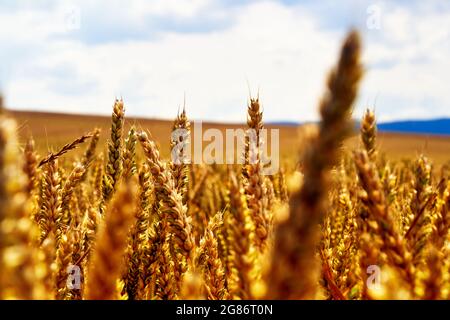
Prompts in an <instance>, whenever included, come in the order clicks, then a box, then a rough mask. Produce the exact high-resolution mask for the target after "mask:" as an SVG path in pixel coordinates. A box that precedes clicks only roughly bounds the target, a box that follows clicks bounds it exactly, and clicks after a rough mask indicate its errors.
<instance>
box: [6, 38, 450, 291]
mask: <svg viewBox="0 0 450 320" xmlns="http://www.w3.org/2000/svg"><path fill="white" fill-rule="evenodd" d="M361 50H362V48H361V40H360V37H359V35H358V33H357V32H356V31H351V32H350V33H349V34H348V36H347V38H346V39H345V41H344V44H343V46H342V49H341V51H340V57H339V58H338V61H337V64H336V66H335V67H334V68H333V69H332V71H331V72H330V74H329V75H328V78H327V82H326V91H325V93H324V94H323V97H322V99H321V101H320V102H319V111H320V117H321V121H320V123H319V124H318V125H317V126H310V127H305V129H304V135H303V138H304V139H303V142H302V143H301V147H300V150H298V154H299V157H298V159H292V158H289V157H286V159H282V160H284V161H281V163H282V164H283V165H282V167H281V168H280V170H279V171H278V172H277V173H275V174H273V175H264V174H263V166H264V163H263V161H262V159H260V158H259V157H260V153H259V149H260V148H261V147H262V146H261V145H259V141H260V140H259V134H260V131H261V130H262V129H263V128H264V124H263V112H262V107H261V105H260V101H259V98H251V99H250V101H249V104H248V108H247V127H248V129H250V130H253V132H255V133H256V136H257V138H258V139H257V141H258V143H257V145H256V146H252V145H250V143H249V141H248V140H247V141H245V152H244V154H243V155H240V156H242V157H243V164H235V165H220V164H212V165H198V164H186V163H179V162H176V161H173V160H172V159H170V160H166V159H165V158H164V157H163V156H162V153H160V152H161V150H160V147H159V145H158V143H160V144H161V145H162V146H166V145H167V146H169V147H170V148H172V149H173V148H174V147H175V145H176V141H173V140H172V139H170V137H169V136H168V137H167V140H166V141H159V142H158V143H157V142H156V141H155V139H154V138H153V135H152V128H148V129H150V130H149V131H147V130H143V129H142V128H141V127H140V126H139V125H135V126H131V127H130V126H126V125H125V110H126V104H125V103H124V101H122V100H116V101H115V102H114V106H113V112H112V121H111V130H110V132H109V133H108V136H109V139H108V141H107V144H106V145H102V143H101V142H102V141H103V140H102V139H101V136H102V135H103V134H104V132H102V131H101V130H100V129H98V128H92V129H91V131H90V132H86V133H85V134H84V135H82V136H80V137H78V138H77V137H74V138H73V139H72V140H71V141H68V142H67V141H66V142H67V144H65V145H64V146H63V147H62V148H60V149H58V150H56V151H55V150H53V149H51V150H50V151H51V152H48V153H46V154H42V153H40V152H39V150H37V149H36V148H35V142H34V141H33V139H32V138H31V137H30V138H28V139H27V140H26V141H20V142H19V136H18V128H17V124H16V121H15V120H14V119H13V117H12V116H11V114H10V113H8V112H7V111H6V110H5V109H4V108H3V107H2V109H1V114H0V267H1V269H0V299H71V300H77V299H132V300H134V299H163V300H164V299H262V298H268V299H336V300H345V299H448V298H449V295H450V292H449V289H450V278H449V275H450V273H449V268H450V255H449V248H448V245H449V241H448V234H449V232H448V229H449V226H450V212H449V210H450V179H449V171H448V168H447V167H446V166H442V167H441V169H440V170H438V169H437V167H434V166H433V164H432V162H431V160H430V159H428V158H427V157H426V156H424V155H418V156H417V159H410V160H408V161H402V162H401V161H388V160H387V159H386V157H384V155H383V154H382V153H381V152H379V149H378V144H377V125H376V119H375V114H374V113H373V112H372V111H371V110H367V112H366V113H365V115H364V117H363V119H362V121H361V126H360V133H359V140H360V142H359V143H358V144H357V145H358V146H359V147H357V148H354V150H351V151H349V150H348V149H345V148H343V144H344V141H345V140H346V139H347V138H348V137H350V136H351V135H354V134H355V133H354V132H353V131H354V130H353V129H354V128H353V122H352V120H351V119H352V115H351V112H352V106H353V103H354V101H355V99H356V96H357V93H358V87H359V82H360V80H361V78H362V76H363V66H362V64H361V62H360V55H361ZM187 114H188V113H187V112H186V110H185V109H183V111H182V112H181V113H179V114H178V115H177V117H176V119H175V121H174V123H173V127H172V129H173V130H177V129H183V130H185V132H187V136H189V134H190V132H191V131H190V130H191V125H190V122H189V120H188V116H187ZM184 138H187V137H184ZM75 151H81V152H75ZM179 151H180V150H179ZM252 156H254V157H255V159H254V160H255V161H250V158H251V157H252Z"/></svg>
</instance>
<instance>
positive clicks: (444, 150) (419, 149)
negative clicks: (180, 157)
mask: <svg viewBox="0 0 450 320" xmlns="http://www.w3.org/2000/svg"><path fill="white" fill-rule="evenodd" d="M11 113H12V115H13V116H14V117H15V118H16V119H17V121H18V124H19V130H20V132H19V134H20V136H21V138H22V141H24V140H25V139H26V137H28V136H29V135H30V134H32V135H33V137H34V139H35V141H36V147H37V150H38V151H40V152H41V154H45V153H46V152H47V150H57V149H58V148H59V147H61V146H63V145H64V144H65V143H68V142H71V141H72V140H73V139H75V138H76V137H78V136H80V135H81V134H83V133H87V132H89V131H91V130H92V129H93V128H95V127H99V128H101V129H102V135H101V139H102V140H101V141H103V142H104V141H105V140H106V139H107V137H108V135H109V129H110V125H111V119H110V117H107V116H90V115H73V114H62V113H46V112H32V111H11ZM244 117H245V109H244V110H243V118H244ZM131 125H135V126H136V127H137V128H138V129H146V130H149V131H150V132H151V134H152V136H153V137H154V138H155V140H156V141H158V143H159V145H160V148H161V152H162V153H163V155H164V156H165V157H167V156H168V153H169V144H168V138H167V137H169V136H170V132H171V126H172V121H169V120H158V119H144V118H126V125H125V129H127V128H128V127H130V126H131ZM202 126H203V129H208V128H216V129H219V130H221V131H222V132H224V130H225V129H228V128H229V129H236V128H244V125H243V124H242V125H239V124H225V123H212V122H204V123H203V124H202ZM266 127H267V128H268V129H271V128H277V129H279V130H280V155H281V159H284V158H286V157H287V158H291V157H296V156H297V150H298V147H299V145H300V144H301V141H302V138H301V137H302V127H295V126H283V125H268V126H266ZM193 131H194V132H193V134H194V135H195V130H193ZM377 138H378V141H377V143H378V147H379V150H380V152H381V153H382V154H385V155H386V157H387V158H388V159H390V160H402V159H407V158H415V157H416V156H417V155H419V154H421V153H423V154H425V155H426V156H428V157H429V158H430V159H431V160H432V161H433V162H434V164H435V165H442V164H444V163H446V162H447V161H448V160H450V156H449V154H450V137H444V136H428V135H413V134H402V133H381V132H380V133H379V134H378V136H377ZM208 143H209V142H203V146H205V145H207V144H208ZM359 143H360V142H359V138H358V136H354V137H352V138H350V139H348V140H347V142H346V146H345V148H346V149H348V150H352V149H354V148H355V147H357V146H358V145H359ZM281 161H283V160H281Z"/></svg>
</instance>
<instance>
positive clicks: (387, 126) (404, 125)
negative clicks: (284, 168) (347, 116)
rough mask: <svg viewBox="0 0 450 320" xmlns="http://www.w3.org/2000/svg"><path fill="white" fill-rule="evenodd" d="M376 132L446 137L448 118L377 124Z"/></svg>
mask: <svg viewBox="0 0 450 320" xmlns="http://www.w3.org/2000/svg"><path fill="white" fill-rule="evenodd" d="M307 123H308V122H305V123H300V122H295V121H274V122H267V124H268V125H274V126H299V125H302V124H307ZM355 127H356V128H359V121H355ZM378 131H379V132H393V133H410V134H427V135H439V136H447V135H450V118H441V119H429V120H399V121H392V122H382V123H378Z"/></svg>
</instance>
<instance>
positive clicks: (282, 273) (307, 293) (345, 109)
mask: <svg viewBox="0 0 450 320" xmlns="http://www.w3.org/2000/svg"><path fill="white" fill-rule="evenodd" d="M360 55H361V40H360V37H359V34H358V33H357V32H356V31H351V32H350V33H349V34H348V35H347V37H346V39H345V41H344V45H343V46H342V49H341V54H340V57H339V61H338V64H337V66H336V67H335V69H333V70H332V72H331V74H330V76H329V77H328V81H327V92H326V94H325V95H324V97H323V99H322V101H321V103H320V105H319V110H320V114H321V122H320V128H319V132H318V135H317V137H316V138H315V139H314V141H311V142H310V144H309V145H308V146H307V149H306V150H305V152H304V156H303V166H304V181H303V185H302V187H301V188H300V190H299V191H298V192H296V193H295V194H293V195H292V196H291V199H290V215H289V218H288V219H287V221H285V222H284V223H282V224H280V225H279V226H278V228H277V230H276V234H275V247H274V250H273V256H272V264H271V269H270V273H269V276H268V279H267V280H268V290H267V294H266V297H267V298H274V299H314V298H316V295H317V292H318V289H319V288H318V282H319V273H320V268H319V267H318V266H317V261H316V255H315V248H316V246H317V244H318V234H317V224H319V223H321V222H322V219H323V216H324V214H325V211H326V210H327V206H326V197H327V191H328V186H329V175H330V168H331V167H332V166H334V165H335V164H336V163H337V161H338V152H339V146H340V145H341V143H342V141H343V139H344V138H345V137H346V136H347V135H348V133H349V131H350V128H351V122H350V113H351V110H352V104H353V102H354V100H355V98H356V95H357V91H358V87H359V80H360V79H361V76H362V74H363V68H362V66H361V63H360Z"/></svg>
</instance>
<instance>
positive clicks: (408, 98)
mask: <svg viewBox="0 0 450 320" xmlns="http://www.w3.org/2000/svg"><path fill="white" fill-rule="evenodd" d="M352 27H355V28H357V29H358V30H359V31H360V32H361V35H362V37H363V41H364V54H363V62H364V64H365V68H366V74H365V77H364V79H363V82H362V85H361V90H360V94H359V98H358V101H357V102H356V104H355V112H354V114H355V117H360V116H361V115H362V112H363V110H365V109H366V108H367V107H369V108H374V109H375V111H376V114H377V116H378V119H379V121H392V120H401V119H429V118H439V117H450V94H449V92H448V91H449V89H450V59H449V57H450V41H449V40H450V1H448V0H442V1H438V0H436V1H433V0H427V1H420V0H410V1H407V0H404V1H402V0H399V1H363V0H342V1H334V0H322V1H315V0H304V1H288V0H285V1H270V0H266V1H251V0H244V1H237V0H229V1H225V0H223V1H218V0H147V1H146V0H130V1H118V0H109V1H106V0H105V1H95V0H80V1H64V0H63V1H49V0H22V1H21V0H17V1H15V0H1V1H0V42H1V50H0V90H1V91H2V92H3V94H4V96H5V99H6V104H7V106H8V107H10V108H13V109H23V110H39V111H57V112H69V113H90V114H105V115H106V114H109V113H110V112H111V108H112V104H113V102H114V99H115V97H119V98H120V97H122V98H123V99H124V102H125V106H126V113H127V114H128V115H132V116H141V117H153V118H154V117H156V118H164V119H173V118H174V117H175V115H176V113H177V111H178V110H179V108H180V107H181V106H182V105H183V103H184V101H185V103H186V110H187V113H188V116H189V117H190V118H191V119H197V120H212V121H223V122H241V121H244V120H245V113H246V104H247V100H248V98H249V95H250V94H252V95H253V96H255V95H256V94H257V93H258V92H259V96H260V100H261V103H262V106H263V109H264V118H265V121H266V122H269V121H296V122H304V121H314V120H317V119H318V112H317V105H318V100H319V98H320V96H321V94H322V92H323V90H324V85H325V79H326V76H327V73H328V70H329V69H330V67H332V66H333V65H334V63H335V61H336V59H337V54H338V52H339V48H340V45H341V42H342V39H343V38H344V37H345V34H346V32H347V31H348V30H349V29H350V28H352Z"/></svg>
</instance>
